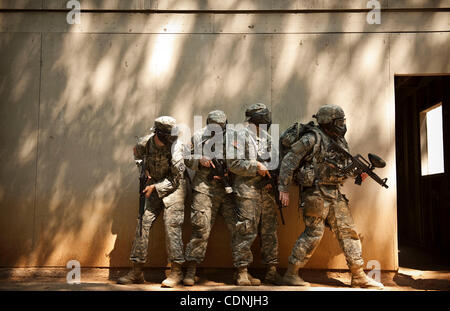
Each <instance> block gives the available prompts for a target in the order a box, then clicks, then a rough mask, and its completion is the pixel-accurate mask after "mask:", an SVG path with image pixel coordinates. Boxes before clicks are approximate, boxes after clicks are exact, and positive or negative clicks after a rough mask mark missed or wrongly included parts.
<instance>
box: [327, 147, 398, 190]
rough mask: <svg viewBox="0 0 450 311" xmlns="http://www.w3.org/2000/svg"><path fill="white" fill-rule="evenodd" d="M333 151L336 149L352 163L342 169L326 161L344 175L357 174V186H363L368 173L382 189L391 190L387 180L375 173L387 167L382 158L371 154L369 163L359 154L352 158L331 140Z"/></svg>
mask: <svg viewBox="0 0 450 311" xmlns="http://www.w3.org/2000/svg"><path fill="white" fill-rule="evenodd" d="M331 149H334V150H335V151H337V152H339V153H340V154H342V155H344V156H345V157H346V158H347V159H349V160H350V161H351V163H350V164H349V165H347V166H345V167H344V168H340V167H339V166H337V165H336V163H333V161H331V160H329V159H326V161H328V162H330V163H332V164H334V165H335V166H337V167H339V169H340V170H341V171H342V172H343V173H344V174H349V173H352V172H354V173H356V174H357V177H356V178H355V184H357V185H359V186H360V185H361V183H362V177H361V174H362V173H366V174H367V175H369V176H370V178H372V179H373V180H375V181H376V182H377V183H378V184H380V185H381V186H382V187H385V188H386V189H387V188H389V186H388V185H387V184H386V181H387V178H383V179H382V178H380V176H378V175H377V174H376V173H374V170H375V168H383V167H385V166H386V162H385V161H384V160H383V159H382V158H380V157H379V156H377V155H375V154H373V153H369V155H368V156H369V161H370V162H369V161H367V160H366V159H365V158H364V157H363V156H362V155H360V154H357V155H356V156H352V155H351V154H350V153H348V152H347V151H346V150H345V149H344V148H342V147H341V146H339V145H338V144H337V143H336V142H335V141H333V140H332V139H331Z"/></svg>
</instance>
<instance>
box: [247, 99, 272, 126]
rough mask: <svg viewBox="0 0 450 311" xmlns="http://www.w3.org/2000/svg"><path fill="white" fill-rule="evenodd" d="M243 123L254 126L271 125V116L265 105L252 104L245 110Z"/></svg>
mask: <svg viewBox="0 0 450 311" xmlns="http://www.w3.org/2000/svg"><path fill="white" fill-rule="evenodd" d="M245 117H246V118H245V121H248V122H251V123H253V124H256V125H260V124H267V125H268V126H270V125H271V124H272V114H271V113H270V111H269V109H268V108H267V106H266V105H264V104H261V103H257V104H253V105H251V106H250V107H248V108H247V110H245Z"/></svg>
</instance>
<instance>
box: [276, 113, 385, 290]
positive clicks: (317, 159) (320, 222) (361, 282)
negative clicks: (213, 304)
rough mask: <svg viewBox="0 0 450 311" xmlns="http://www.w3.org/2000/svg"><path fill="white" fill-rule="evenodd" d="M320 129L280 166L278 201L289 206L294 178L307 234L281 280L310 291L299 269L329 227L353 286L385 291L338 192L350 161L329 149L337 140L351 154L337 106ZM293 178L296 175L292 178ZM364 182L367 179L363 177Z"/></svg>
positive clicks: (302, 140)
mask: <svg viewBox="0 0 450 311" xmlns="http://www.w3.org/2000/svg"><path fill="white" fill-rule="evenodd" d="M313 117H314V118H316V119H317V122H318V123H319V126H312V127H311V128H310V131H309V132H306V134H304V135H303V136H302V137H301V138H300V139H299V140H298V141H297V142H295V143H294V144H293V145H292V146H291V150H290V151H289V152H288V153H287V154H286V156H285V157H284V158H283V160H282V163H281V169H280V176H279V187H278V189H279V191H280V200H281V201H282V202H283V204H285V205H286V206H287V205H288V204H289V193H288V187H289V185H290V184H291V182H292V180H293V178H296V180H297V181H298V183H299V184H300V185H301V187H302V193H301V201H302V202H303V203H302V205H304V207H303V218H304V221H305V231H304V232H303V233H302V234H301V235H300V237H299V238H298V240H297V241H296V243H295V245H294V247H293V249H292V252H291V256H290V257H289V266H288V269H287V271H286V274H285V275H284V277H283V280H284V283H285V284H287V285H297V286H307V285H309V284H308V283H306V282H305V281H303V280H302V279H301V278H300V277H299V275H298V270H299V268H301V267H304V266H305V264H306V263H307V262H308V260H309V259H310V258H311V256H312V254H313V252H314V250H315V249H316V248H317V246H318V245H319V242H320V240H321V238H322V236H323V233H324V230H325V226H329V227H330V228H331V230H332V231H333V232H334V234H335V236H336V237H337V239H338V240H339V245H340V246H341V249H342V250H343V252H344V255H345V258H346V261H347V264H348V266H349V268H350V271H351V273H352V281H351V285H352V287H365V288H378V289H381V288H383V285H382V284H381V283H378V282H376V281H374V280H373V279H371V278H368V277H367V276H366V274H365V273H364V271H363V264H364V262H363V259H362V257H361V242H360V239H359V236H358V234H357V232H356V229H355V225H354V222H353V218H352V215H351V213H350V209H349V207H348V200H347V198H346V197H345V195H343V194H342V193H341V192H340V186H341V185H342V184H343V183H344V181H345V180H346V179H347V178H348V177H356V176H346V175H345V174H343V173H341V171H340V170H339V168H342V167H344V166H346V165H347V164H348V163H347V161H348V160H347V159H345V158H344V157H343V156H342V155H339V154H338V153H336V152H335V151H333V149H331V148H329V147H330V144H331V140H334V141H335V142H336V143H337V144H339V146H341V147H342V148H344V149H345V150H347V151H348V150H349V148H348V144H347V141H346V139H345V138H344V135H345V133H346V131H347V128H346V125H345V115H344V111H343V110H342V108H340V107H339V106H336V105H325V106H323V107H321V108H320V109H319V111H318V113H317V114H316V115H314V116H313ZM294 175H295V176H294ZM361 177H362V178H363V179H364V178H365V177H367V176H361Z"/></svg>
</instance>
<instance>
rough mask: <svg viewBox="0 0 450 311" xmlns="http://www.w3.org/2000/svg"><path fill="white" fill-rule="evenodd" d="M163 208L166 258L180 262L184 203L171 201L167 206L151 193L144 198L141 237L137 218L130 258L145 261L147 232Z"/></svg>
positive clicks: (133, 260)
mask: <svg viewBox="0 0 450 311" xmlns="http://www.w3.org/2000/svg"><path fill="white" fill-rule="evenodd" d="M163 210H164V214H163V216H164V230H165V238H166V251H167V259H168V261H169V262H176V263H180V264H182V263H183V262H184V256H183V240H182V226H183V222H184V203H183V202H177V203H173V204H171V205H170V206H168V207H165V206H164V203H163V201H162V200H161V199H159V198H158V196H157V195H153V194H152V195H151V196H150V198H149V199H146V200H145V212H144V216H143V219H142V237H141V236H139V219H138V225H137V227H136V234H135V238H134V242H133V247H132V248H131V254H130V260H131V261H132V262H138V263H145V262H146V260H147V252H148V241H149V232H150V229H151V228H152V226H153V224H154V222H155V220H156V219H157V218H158V216H159V214H160V213H161V212H162V211H163Z"/></svg>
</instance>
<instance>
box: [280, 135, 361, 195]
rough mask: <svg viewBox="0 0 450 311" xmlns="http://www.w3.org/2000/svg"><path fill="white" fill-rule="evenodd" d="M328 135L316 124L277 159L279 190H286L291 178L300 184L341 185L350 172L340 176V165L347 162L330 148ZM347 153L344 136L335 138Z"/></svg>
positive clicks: (341, 166) (347, 148)
mask: <svg viewBox="0 0 450 311" xmlns="http://www.w3.org/2000/svg"><path fill="white" fill-rule="evenodd" d="M330 139H331V138H330V137H329V136H328V135H327V134H325V133H324V132H323V131H322V130H321V129H320V128H319V127H315V128H314V130H312V131H310V132H307V133H306V134H305V135H303V136H302V137H301V138H300V139H299V140H298V141H297V142H295V143H294V144H293V145H292V147H291V150H290V151H289V152H288V153H287V154H286V156H285V157H284V158H283V160H282V161H281V166H280V175H279V186H278V189H279V191H282V192H288V189H289V185H290V184H291V183H292V181H293V179H294V178H295V180H296V181H297V182H298V183H299V184H301V185H303V186H312V185H314V184H316V183H317V184H319V185H342V184H343V182H344V181H345V180H346V179H347V178H348V177H351V176H353V175H344V174H343V173H342V172H341V170H340V168H343V167H344V166H346V165H348V164H349V163H348V160H347V159H345V158H344V157H343V156H342V155H339V154H338V153H337V152H335V151H332V150H330V143H331V140H330ZM336 142H337V143H338V144H339V146H341V147H342V148H343V149H345V150H347V151H348V152H349V147H348V143H347V141H346V140H345V138H342V139H340V140H338V141H336Z"/></svg>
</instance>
